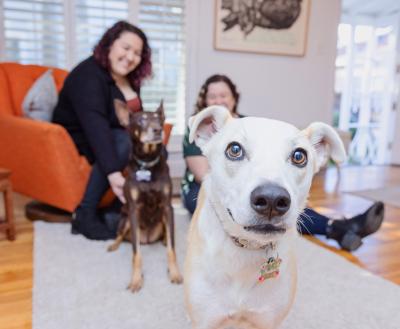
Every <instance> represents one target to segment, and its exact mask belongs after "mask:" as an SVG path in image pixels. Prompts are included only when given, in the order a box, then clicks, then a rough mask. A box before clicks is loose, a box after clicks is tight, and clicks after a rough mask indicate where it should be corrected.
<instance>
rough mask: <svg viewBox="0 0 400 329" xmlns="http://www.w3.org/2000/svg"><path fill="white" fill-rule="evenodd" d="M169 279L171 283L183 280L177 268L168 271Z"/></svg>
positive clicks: (178, 282)
mask: <svg viewBox="0 0 400 329" xmlns="http://www.w3.org/2000/svg"><path fill="white" fill-rule="evenodd" d="M169 279H170V280H171V283H176V284H180V283H182V282H183V277H182V275H181V274H180V273H179V272H178V271H177V270H176V271H170V272H169Z"/></svg>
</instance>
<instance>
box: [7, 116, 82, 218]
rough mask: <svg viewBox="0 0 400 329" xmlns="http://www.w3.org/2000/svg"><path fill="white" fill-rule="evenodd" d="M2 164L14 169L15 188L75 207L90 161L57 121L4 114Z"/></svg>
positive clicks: (18, 190)
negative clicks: (80, 152)
mask: <svg viewBox="0 0 400 329" xmlns="http://www.w3.org/2000/svg"><path fill="white" fill-rule="evenodd" d="M0 167H5V168H8V169H10V170H11V173H12V174H11V181H12V184H13V187H14V190H15V191H17V192H19V193H22V194H25V195H28V196H30V197H33V198H35V199H37V200H39V201H42V202H45V203H47V204H50V205H52V206H55V207H59V208H61V209H64V210H67V211H73V210H74V209H75V207H76V206H77V204H78V203H79V202H80V200H81V198H82V195H83V193H84V189H85V187H86V183H87V180H88V176H89V172H90V165H89V164H88V162H87V161H86V159H85V157H83V156H80V155H79V153H78V151H77V149H76V147H75V145H74V143H73V141H72V139H71V138H70V136H69V135H68V133H67V131H66V130H65V129H64V128H63V127H61V126H59V125H56V124H53V123H48V122H41V121H34V120H31V119H26V118H21V117H15V116H12V115H0Z"/></svg>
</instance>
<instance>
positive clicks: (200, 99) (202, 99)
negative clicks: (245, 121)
mask: <svg viewBox="0 0 400 329" xmlns="http://www.w3.org/2000/svg"><path fill="white" fill-rule="evenodd" d="M215 82H225V83H226V84H227V85H228V87H229V89H230V90H231V92H232V95H233V98H234V99H235V106H234V107H233V113H235V114H236V109H237V105H238V103H239V98H240V94H239V93H238V91H237V88H236V86H235V84H234V83H233V82H232V80H231V79H229V78H228V77H227V76H226V75H223V74H214V75H212V76H210V77H209V78H208V79H207V80H206V81H205V82H204V84H203V85H202V86H201V88H200V91H199V95H198V96H197V102H196V104H195V106H194V112H193V115H194V114H196V113H198V112H200V111H201V110H202V109H204V108H205V107H207V103H206V98H207V93H208V86H209V85H210V84H211V83H215Z"/></svg>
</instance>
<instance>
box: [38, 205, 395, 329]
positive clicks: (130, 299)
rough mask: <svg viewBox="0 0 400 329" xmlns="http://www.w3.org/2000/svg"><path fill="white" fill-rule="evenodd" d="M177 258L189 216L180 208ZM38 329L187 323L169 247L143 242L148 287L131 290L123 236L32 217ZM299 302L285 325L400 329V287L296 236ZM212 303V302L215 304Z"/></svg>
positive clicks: (294, 328) (178, 326) (180, 328)
mask: <svg viewBox="0 0 400 329" xmlns="http://www.w3.org/2000/svg"><path fill="white" fill-rule="evenodd" d="M175 218H176V227H177V238H176V240H177V250H178V260H179V263H180V265H181V269H182V264H183V260H184V249H185V240H186V238H185V234H186V230H187V227H188V216H187V215H186V213H185V212H184V211H183V210H182V209H175ZM34 243H35V245H34V263H35V264H34V287H33V329H59V328H63V329H92V328H93V329H153V328H154V329H161V328H162V329H189V328H190V325H189V323H188V322H187V320H186V315H185V311H184V306H183V287H182V285H179V286H177V285H172V284H170V283H169V281H168V277H167V270H166V269H167V261H166V250H165V248H164V247H163V246H162V245H161V244H156V245H152V246H144V247H143V262H144V264H143V266H144V277H145V282H144V287H143V288H142V290H141V291H140V293H138V294H132V293H131V292H129V291H128V290H126V289H125V288H126V286H127V284H128V282H129V278H130V274H131V265H130V264H131V257H132V251H131V247H130V245H129V244H127V243H124V244H123V245H121V247H120V249H119V250H117V251H116V252H114V253H108V252H106V247H107V246H108V245H109V244H110V242H98V241H89V240H86V239H85V238H83V237H82V236H76V235H71V234H70V225H69V224H50V223H45V222H35V242H34ZM298 252H299V255H300V256H299V283H298V293H297V297H296V302H295V305H294V307H293V309H292V311H291V313H290V315H289V317H288V318H287V319H286V321H285V322H284V324H283V325H282V327H281V328H282V329H314V328H315V329H339V328H340V329H343V328H349V329H399V328H400V312H399V310H400V287H399V286H397V285H395V284H393V283H390V282H388V281H385V280H383V279H381V278H379V277H377V276H374V275H372V274H370V273H368V272H366V271H364V270H362V269H360V268H359V267H357V266H355V265H353V264H351V263H349V262H348V261H346V260H345V259H343V258H341V257H339V256H337V255H335V254H333V253H331V252H329V251H327V250H324V249H322V248H320V247H318V246H316V245H314V244H312V243H310V242H308V241H306V240H304V239H299V245H298ZM210 307H212V305H210Z"/></svg>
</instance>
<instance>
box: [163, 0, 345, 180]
mask: <svg viewBox="0 0 400 329" xmlns="http://www.w3.org/2000/svg"><path fill="white" fill-rule="evenodd" d="M214 3H215V1H214V0H188V7H187V11H188V13H187V39H186V40H187V78H186V79H187V80H186V88H187V90H186V95H187V96H186V104H187V111H186V115H187V117H188V116H190V115H191V113H192V112H193V106H194V103H195V101H196V98H197V94H198V92H199V89H200V86H201V85H202V84H203V83H204V81H205V79H207V77H209V76H210V75H212V74H215V73H223V74H226V75H228V76H229V77H230V78H231V79H232V80H233V81H234V83H236V85H237V86H238V89H239V92H240V93H241V100H240V104H239V111H240V112H241V113H242V114H245V115H255V116H264V117H270V118H274V119H279V120H285V121H288V122H290V123H293V124H295V125H297V126H299V127H305V126H307V125H308V124H309V123H310V122H312V121H317V120H318V121H324V122H327V123H331V122H332V107H333V93H334V72H335V58H336V37H337V26H338V24H339V19H340V0H312V1H311V10H310V19H309V23H308V38H307V39H308V41H307V48H306V53H305V56H304V57H291V56H290V57H289V56H273V55H266V54H253V53H239V52H231V51H217V50H215V49H214V46H213V45H214V10H215V7H214V6H215V4H214ZM181 143H182V137H181V136H173V137H172V140H171V142H170V144H169V147H168V149H169V163H170V168H171V175H172V176H173V177H177V176H181V175H182V174H183V172H184V163H183V161H182V154H181V150H180V149H181Z"/></svg>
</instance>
